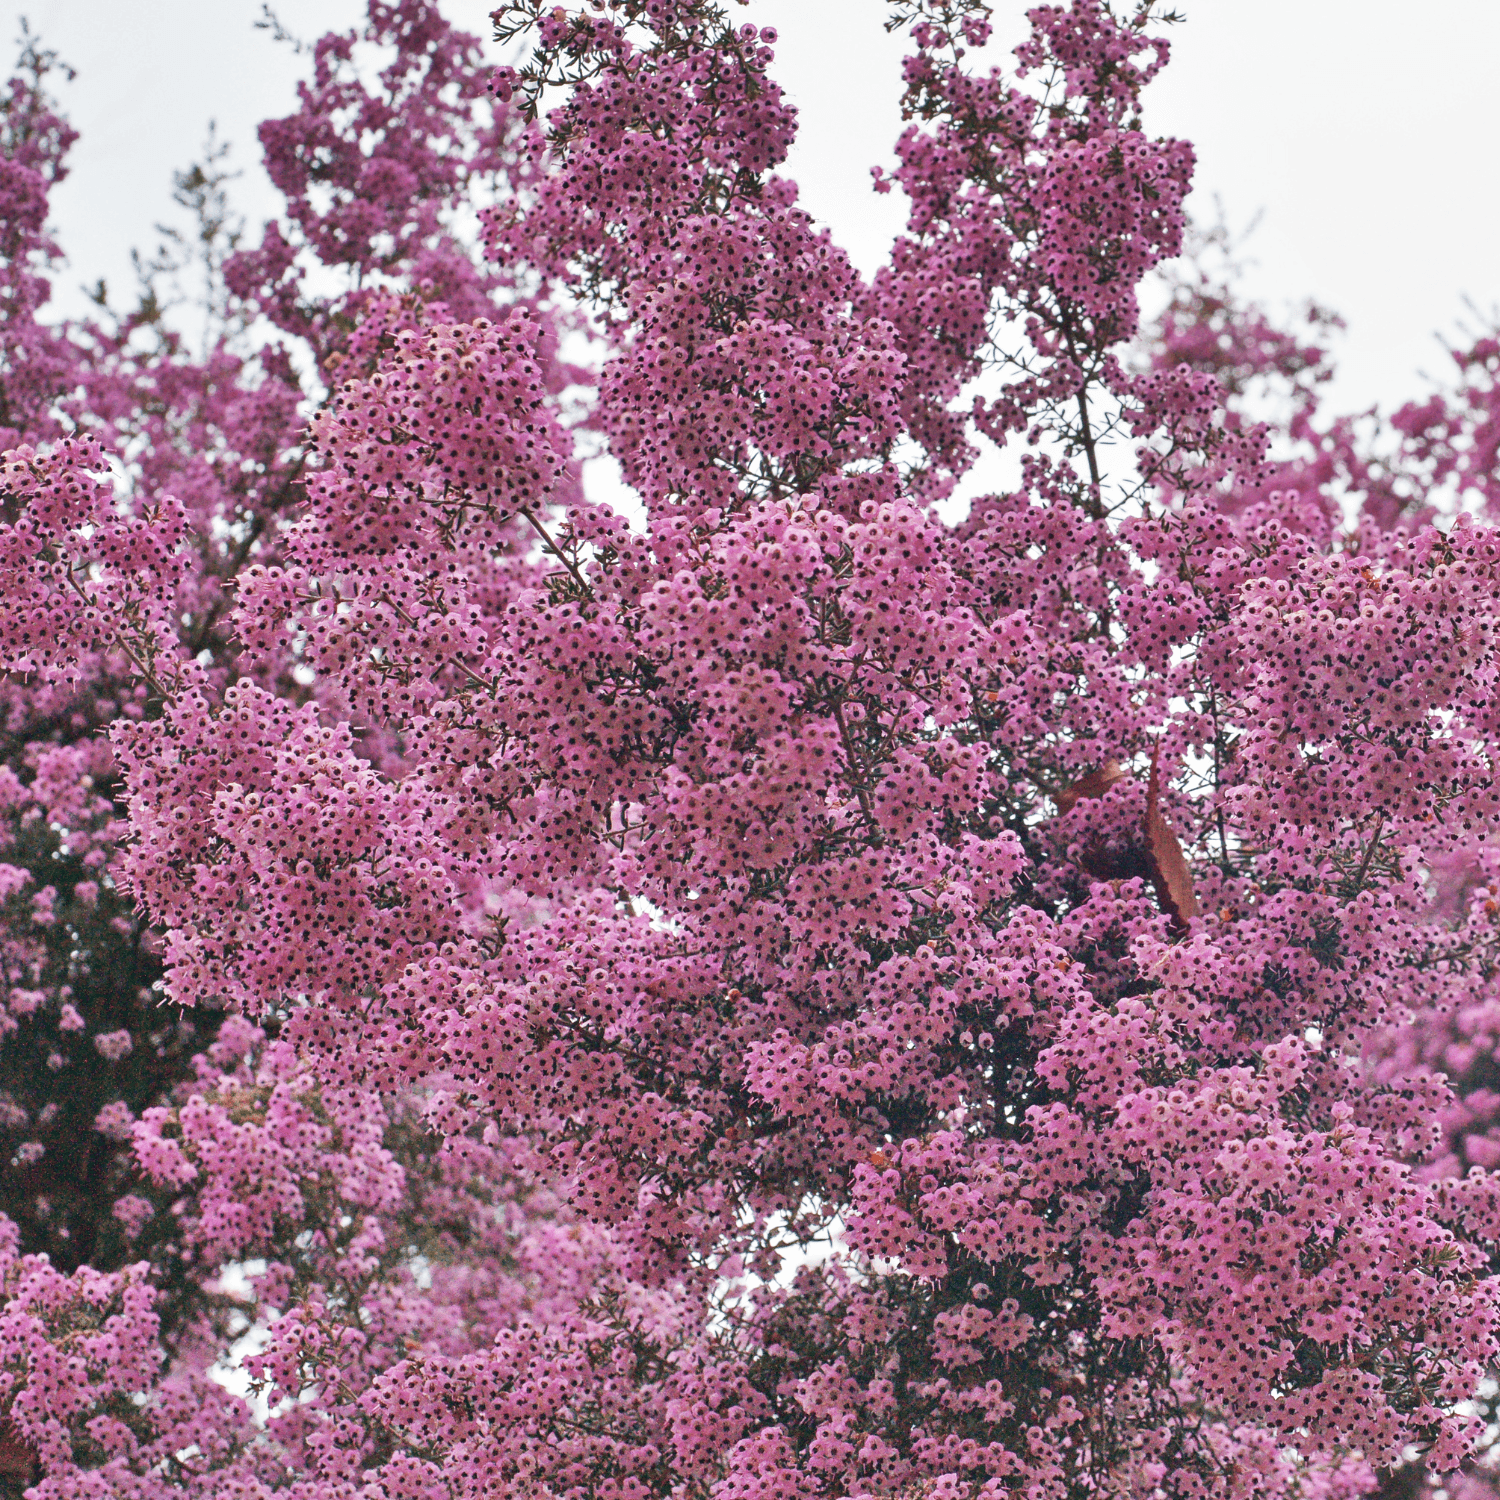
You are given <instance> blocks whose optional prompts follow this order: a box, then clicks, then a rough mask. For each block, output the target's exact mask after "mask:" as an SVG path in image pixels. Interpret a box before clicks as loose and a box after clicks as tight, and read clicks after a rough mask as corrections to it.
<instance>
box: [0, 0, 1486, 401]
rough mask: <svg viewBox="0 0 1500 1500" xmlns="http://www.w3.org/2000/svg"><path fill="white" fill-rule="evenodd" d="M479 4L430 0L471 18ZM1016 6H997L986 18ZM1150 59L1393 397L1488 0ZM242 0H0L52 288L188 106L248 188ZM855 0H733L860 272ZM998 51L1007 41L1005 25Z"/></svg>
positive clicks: (887, 208)
mask: <svg viewBox="0 0 1500 1500" xmlns="http://www.w3.org/2000/svg"><path fill="white" fill-rule="evenodd" d="M493 3H494V0H444V9H445V11H446V12H447V13H448V14H449V15H450V16H452V17H453V18H454V19H455V20H457V21H459V22H461V23H463V24H465V25H467V26H468V27H469V28H470V29H471V30H474V31H476V32H477V33H479V34H480V35H481V36H486V37H487V36H488V34H489V25H488V21H487V19H486V16H487V12H488V11H489V10H490V9H491V8H492V5H493ZM1025 5H1026V0H999V3H997V5H996V16H997V22H998V24H999V30H1000V32H1001V34H1002V35H1006V34H1008V35H1011V36H1014V35H1016V34H1017V33H1018V31H1019V29H1020V27H1021V26H1022V25H1023V22H1022V21H1021V16H1022V13H1023V11H1024V9H1025ZM1177 5H1178V8H1179V10H1182V11H1184V12H1185V13H1186V15H1187V21H1186V23H1185V24H1183V25H1181V26H1177V27H1174V28H1172V31H1171V33H1170V34H1171V36H1172V38H1173V44H1174V58H1173V62H1172V64H1171V66H1170V67H1169V68H1168V69H1167V71H1166V73H1165V74H1164V75H1163V76H1162V77H1161V78H1160V79H1159V80H1158V82H1157V83H1155V84H1153V85H1152V87H1151V89H1150V91H1149V92H1148V93H1147V96H1146V124H1147V128H1148V129H1149V130H1151V131H1152V132H1153V133H1162V134H1172V135H1182V136H1186V137H1188V138H1189V139H1191V140H1192V141H1194V142H1195V144H1196V145H1197V146H1198V148H1199V170H1198V176H1197V183H1198V187H1197V190H1196V193H1195V199H1194V202H1195V206H1196V211H1197V212H1198V213H1199V214H1200V216H1203V217H1212V215H1213V199H1214V196H1215V195H1217V196H1218V197H1219V198H1220V199H1221V200H1222V202H1223V205H1224V209H1225V212H1226V215H1227V217H1228V219H1229V221H1230V223H1231V225H1234V226H1237V227H1239V226H1243V225H1244V224H1245V223H1246V222H1248V221H1249V220H1250V219H1251V218H1252V217H1253V216H1254V215H1256V214H1257V213H1260V214H1262V215H1263V217H1262V220H1261V224H1260V227H1259V229H1258V230H1257V232H1256V234H1255V236H1254V238H1253V239H1252V240H1251V242H1250V245H1249V254H1250V255H1251V256H1252V257H1253V258H1254V260H1255V261H1256V262H1257V264H1256V266H1255V267H1254V269H1253V271H1252V274H1251V278H1250V286H1251V287H1252V289H1253V290H1254V291H1255V292H1256V293H1257V294H1258V295H1260V296H1262V297H1263V298H1265V299H1266V300H1268V301H1269V302H1271V303H1272V304H1273V305H1276V304H1279V303H1283V302H1290V301H1300V300H1301V299H1302V298H1304V297H1306V296H1309V295H1311V296H1315V297H1317V298H1319V299H1320V300H1322V301H1323V302H1324V303H1326V304H1328V305H1330V306H1331V307H1333V308H1334V309H1335V310H1337V311H1339V312H1341V313H1343V314H1344V316H1345V317H1346V318H1347V320H1348V322H1349V325H1350V326H1349V332H1348V334H1347V336H1346V337H1345V339H1344V340H1343V341H1342V345H1341V349H1340V364H1341V367H1342V373H1341V376H1340V379H1339V382H1338V385H1337V387H1336V391H1335V395H1336V398H1337V401H1338V402H1339V404H1341V405H1342V406H1343V407H1345V408H1352V407H1356V406H1364V405H1368V404H1371V403H1373V402H1376V401H1379V402H1381V403H1382V404H1385V405H1387V406H1390V405H1394V404H1397V403H1399V402H1400V401H1401V400H1404V399H1406V397H1407V396H1409V395H1413V394H1415V393H1416V391H1417V381H1416V372H1417V371H1418V369H1419V368H1420V369H1426V370H1428V371H1429V372H1431V373H1438V372H1439V370H1440V369H1441V367H1442V365H1443V362H1444V356H1443V355H1442V352H1441V350H1440V348H1439V347H1438V345H1437V343H1436V340H1435V338H1434V335H1435V334H1438V333H1444V332H1448V331H1450V330H1452V329H1453V328H1454V327H1455V325H1456V323H1457V322H1458V320H1459V319H1460V318H1461V317H1462V315H1463V298H1464V297H1465V296H1468V297H1470V298H1472V299H1473V300H1474V301H1475V302H1476V303H1478V304H1479V305H1480V306H1481V307H1482V308H1485V309H1488V308H1491V307H1493V306H1494V305H1495V303H1496V302H1497V301H1500V255H1497V253H1496V245H1497V242H1500V192H1497V191H1496V183H1497V180H1500V168H1497V165H1496V162H1497V158H1500V150H1497V147H1500V113H1497V110H1496V107H1495V99H1496V93H1495V89H1496V85H1495V82H1494V79H1495V76H1496V72H1497V68H1500V5H1496V4H1495V3H1494V0H1422V3H1421V4H1420V5H1415V6H1414V5H1412V4H1410V3H1408V0H1255V3H1253V4H1252V3H1250V0H1177ZM361 8H362V7H361V5H360V3H359V0H283V3H282V4H281V6H280V13H281V16H282V19H283V20H284V21H285V22H286V23H287V25H288V26H289V27H290V28H291V29H293V30H294V31H296V32H297V33H299V34H300V35H302V36H304V37H315V36H316V35H318V34H319V33H320V32H321V31H322V30H325V29H327V28H329V27H331V26H335V25H338V26H346V25H349V24H351V23H352V22H353V20H354V19H355V18H356V16H357V15H358V14H359V12H360V10H361ZM259 13H260V0H131V3H128V4H121V3H120V0H0V23H3V30H0V43H3V42H5V41H6V40H8V38H9V37H12V36H14V35H15V33H16V30H17V26H18V22H19V18H20V17H21V16H22V15H25V16H27V17H29V19H30V20H31V22H32V25H33V28H34V29H36V30H38V31H39V32H40V33H41V35H42V37H43V39H44V41H46V42H47V43H49V44H50V45H52V46H53V47H56V48H57V49H58V50H59V51H60V52H62V54H63V55H64V56H65V57H66V58H67V59H68V60H69V61H70V62H72V63H73V64H74V66H76V67H77V69H78V79H77V81H76V83H74V84H73V85H72V86H71V87H69V88H67V89H66V90H65V93H64V98H65V101H66V104H67V106H68V108H69V110H70V112H71V116H72V119H73V123H74V124H75V126H77V127H78V128H79V129H80V130H81V132H82V139H81V140H80V141H79V143H78V145H77V146H76V147H75V150H74V155H73V158H72V166H73V171H72V176H71V177H70V178H69V180H68V181H67V182H66V183H65V184H64V185H63V187H62V188H61V189H60V190H59V192H58V193H57V195H56V199H55V221H56V223H57V226H58V228H59V230H60V232H61V237H62V240H63V243H64V245H65V247H66V248H67V250H68V252H69V254H70V256H71V265H70V267H69V268H68V269H67V270H65V271H64V272H63V273H62V275H61V276H59V278H58V285H57V291H58V294H59V301H60V302H62V303H63V304H64V305H65V306H69V307H72V308H77V307H78V306H79V305H80V299H79V297H78V296H77V294H76V288H77V287H79V286H81V285H82V284H83V283H85V282H89V283H92V282H93V281H94V280H95V279H97V278H98V277H99V276H100V275H103V276H105V277H107V278H108V280H109V281H110V283H111V285H112V286H115V287H117V288H118V289H119V290H120V291H121V292H128V290H129V287H130V273H129V250H130V247H131V246H133V245H134V246H139V247H141V248H143V249H147V250H149V249H150V248H152V247H153V246H154V244H155V241H156V236H155V233H154V230H153V224H154V223H155V222H156V221H157V220H159V219H161V218H162V217H163V216H164V214H165V213H166V212H167V209H168V207H169V201H168V198H169V191H170V177H171V173H172V171H173V170H174V169H175V168H177V167H180V166H184V165H186V164H187V163H188V162H190V161H191V160H192V159H193V158H194V156H195V155H196V152H197V148H198V146H199V144H200V142H201V141H202V139H203V135H204V131H205V127H206V125H207V122H208V121H209V119H211V118H213V119H216V120H217V121H218V124H219V128H220V132H221V134H222V135H224V136H226V137H227V138H228V139H229V140H231V141H232V142H233V143H234V145H235V147H236V148H237V149H236V160H237V162H238V164H239V165H240V166H242V167H245V168H247V169H250V170H247V172H246V175H245V177H244V178H243V179H242V180H241V181H240V182H239V183H238V184H237V189H238V201H239V203H240V205H241V208H242V210H243V211H244V212H245V214H246V216H247V218H248V219H249V220H250V221H251V223H252V224H255V223H257V222H258V221H259V220H260V219H262V218H264V217H265V216H266V215H267V214H268V213H269V212H271V211H272V210H273V207H274V197H273V195H272V193H271V190H270V187H269V184H268V183H267V182H266V181H265V179H264V178H263V177H262V176H261V175H260V173H259V169H258V160H259V146H258V143H257V142H256V140H255V135H254V129H255V125H256V124H257V122H258V121H259V120H260V119H262V118H264V117H266V116H267V115H271V114H284V113H286V112H288V111H289V109H290V108H291V106H292V102H293V93H292V90H293V84H294V81H295V79H296V78H297V77H298V75H299V73H300V71H301V69H302V67H303V66H304V65H305V63H306V59H299V58H297V57H295V56H293V55H291V53H290V51H289V50H288V49H286V48H283V47H279V46H278V45H277V44H276V43H275V42H273V41H272V40H271V39H270V37H269V36H268V35H267V34H266V33H264V32H258V31H255V30H253V29H252V23H253V21H254V20H255V18H256V17H257V16H258V15H259ZM884 13H885V12H884V7H883V6H882V4H881V3H880V0H753V3H751V4H750V5H749V6H747V7H746V8H745V11H744V14H745V16H746V18H747V19H753V20H756V21H758V22H759V23H760V24H763V25H774V26H776V27H777V28H778V30H779V31H780V40H779V42H778V44H777V53H778V63H777V67H776V70H775V71H776V73H777V76H778V77H779V78H780V79H781V81H782V83H783V84H784V86H786V87H787V88H788V90H789V92H790V93H791V95H792V97H793V99H794V100H795V102H796V103H797V104H798V105H799V107H800V109H801V112H802V132H801V138H800V140H799V143H798V146H797V148H796V153H795V156H794V158H793V161H792V163H791V165H790V168H789V172H790V175H792V176H793V177H795V178H797V179H798V180H799V181H800V182H801V184H802V187H803V201H804V203H805V204H806V205H807V206H808V207H809V208H810V209H811V211H812V212H814V213H815V214H816V215H818V216H819V217H820V218H822V219H824V220H825V221H826V222H828V223H829V224H831V225H832V227H833V230H834V234H835V237H836V238H837V239H839V240H840V241H841V242H842V243H843V244H844V245H845V246H846V247H847V248H848V249H849V250H850V251H851V253H852V254H853V255H854V258H855V260H856V262H857V263H858V264H860V265H861V266H862V267H863V268H865V269H868V268H869V267H870V266H872V265H873V264H874V263H876V262H877V261H878V259H879V258H880V257H881V255H882V253H883V250H884V247H885V246H886V244H887V243H888V242H889V238H890V235H891V233H892V232H893V231H894V229H895V228H896V227H898V222H899V218H900V214H901V207H900V203H901V200H900V198H899V195H898V194H894V193H893V194H891V195H890V196H888V197H883V198H882V197H877V196H875V195H874V194H873V193H872V192H871V191H870V188H869V182H870V178H869V168H870V167H871V166H872V165H874V164H876V163H881V164H887V165H888V164H889V162H890V143H891V142H892V141H894V139H895V136H896V134H897V132H898V130H899V127H900V121H899V117H898V114H897V110H896V104H895V100H896V97H897V93H898V88H899V84H898V72H897V70H898V65H899V59H900V56H901V44H900V42H899V40H898V39H895V38H891V37H888V36H886V35H885V33H884V32H883V30H882V28H881V25H880V22H881V19H882V17H883V15H884ZM1006 45H1008V44H1006Z"/></svg>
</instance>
